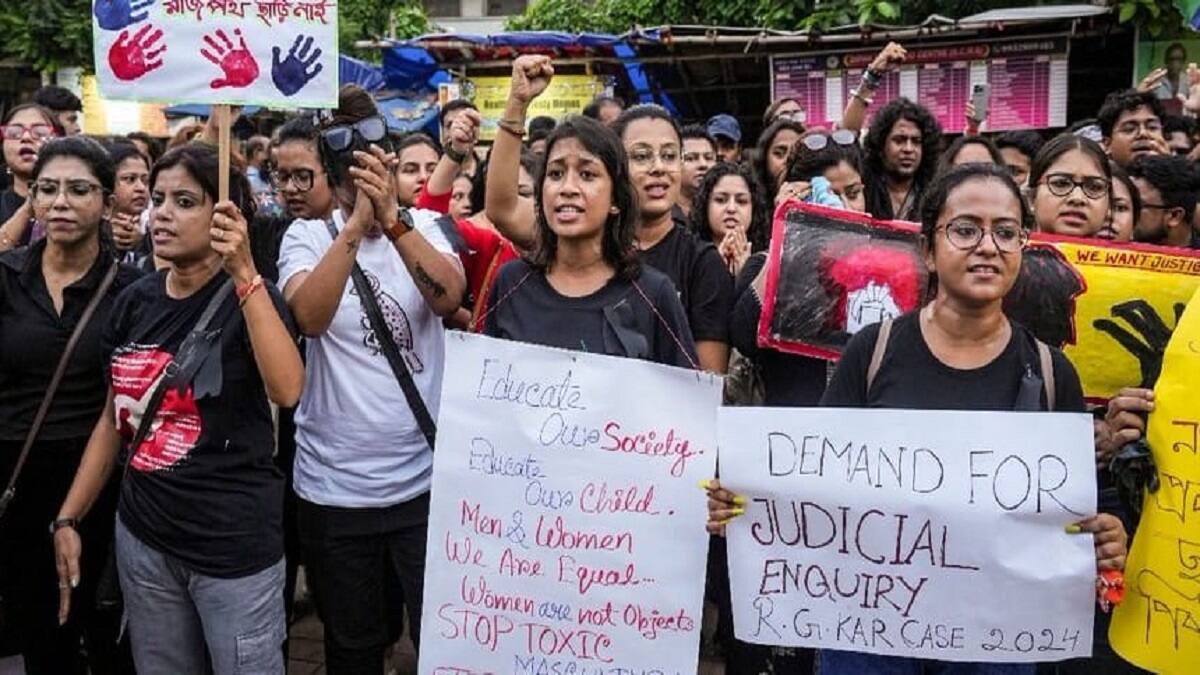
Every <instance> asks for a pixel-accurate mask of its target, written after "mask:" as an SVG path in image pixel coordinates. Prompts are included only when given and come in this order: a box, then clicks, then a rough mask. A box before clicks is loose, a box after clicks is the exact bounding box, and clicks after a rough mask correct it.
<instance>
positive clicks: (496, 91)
mask: <svg viewBox="0 0 1200 675" xmlns="http://www.w3.org/2000/svg"><path fill="white" fill-rule="evenodd" d="M471 84H472V85H473V86H474V88H475V97H474V99H473V102H474V103H475V107H477V108H479V113H480V115H482V116H483V126H482V127H481V128H480V133H479V137H480V138H481V139H483V140H489V141H490V140H492V139H494V138H495V137H496V130H497V128H498V127H497V124H498V123H499V122H500V118H501V117H502V116H503V115H504V106H505V103H506V102H507V101H508V91H509V88H510V87H511V86H512V78H509V77H474V78H471ZM604 91H605V85H604V79H603V78H601V77H600V76H597V75H555V76H554V79H552V80H550V86H549V87H547V88H546V91H544V92H542V95H541V96H538V97H537V98H535V99H534V100H533V103H532V104H530V106H529V113H528V114H527V116H526V118H527V119H532V118H534V117H537V116H539V115H546V116H547V117H553V118H554V119H562V118H563V117H566V116H567V115H574V114H579V113H581V112H583V109H584V107H585V106H587V104H589V103H591V102H592V99H593V98H595V97H596V95H597V94H602V93H604Z"/></svg>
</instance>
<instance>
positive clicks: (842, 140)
mask: <svg viewBox="0 0 1200 675" xmlns="http://www.w3.org/2000/svg"><path fill="white" fill-rule="evenodd" d="M857 140H858V138H857V136H855V134H854V132H853V131H850V130H849V129H838V130H837V131H835V132H833V133H832V134H819V133H818V134H809V135H807V136H805V137H804V140H803V141H802V142H803V143H804V147H806V148H808V149H809V150H812V151H813V152H817V151H819V150H824V149H825V148H827V147H829V143H830V142H833V143H836V144H837V145H854V142H855V141H857Z"/></svg>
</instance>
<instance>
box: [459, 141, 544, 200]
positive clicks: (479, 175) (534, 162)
mask: <svg viewBox="0 0 1200 675" xmlns="http://www.w3.org/2000/svg"><path fill="white" fill-rule="evenodd" d="M551 133H553V132H551ZM520 161H521V168H522V169H525V173H528V174H529V177H530V178H532V179H533V182H534V183H537V180H538V164H539V162H540V161H541V159H540V158H539V157H538V156H537V155H535V154H533V153H532V152H530V151H529V150H522V151H521V160H520ZM488 162H489V160H487V159H485V160H483V161H482V162H480V163H479V167H478V168H477V169H476V170H475V175H474V176H473V177H472V178H471V195H470V200H471V213H479V212H480V211H483V210H484V208H485V205H486V199H487V172H488ZM519 180H520V176H519V175H518V181H519Z"/></svg>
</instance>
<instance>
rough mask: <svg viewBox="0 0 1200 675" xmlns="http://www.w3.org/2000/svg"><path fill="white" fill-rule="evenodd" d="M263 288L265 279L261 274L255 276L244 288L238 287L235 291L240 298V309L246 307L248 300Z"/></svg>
mask: <svg viewBox="0 0 1200 675" xmlns="http://www.w3.org/2000/svg"><path fill="white" fill-rule="evenodd" d="M262 287H263V278H262V275H261V274H255V275H254V278H253V279H251V280H250V283H248V284H245V285H243V286H238V287H237V288H236V289H234V291H235V292H236V293H237V297H238V307H245V306H246V300H248V299H250V296H251V295H254V292H255V291H257V290H258V289H260V288H262Z"/></svg>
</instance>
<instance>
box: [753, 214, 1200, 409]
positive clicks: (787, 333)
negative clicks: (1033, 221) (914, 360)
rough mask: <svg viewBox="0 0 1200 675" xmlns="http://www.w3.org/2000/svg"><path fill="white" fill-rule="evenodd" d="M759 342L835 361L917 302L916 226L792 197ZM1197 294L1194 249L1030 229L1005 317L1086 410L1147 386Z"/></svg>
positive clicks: (770, 271) (774, 240)
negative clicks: (1055, 357)
mask: <svg viewBox="0 0 1200 675" xmlns="http://www.w3.org/2000/svg"><path fill="white" fill-rule="evenodd" d="M766 275H767V276H766V287H765V293H764V296H763V311H762V315H761V316H760V319H759V326H758V343H759V345H761V346H763V347H767V348H770V349H776V350H779V351H783V352H788V353H793V354H799V355H804V356H814V357H817V358H823V359H830V360H836V359H837V358H838V356H839V355H840V354H841V351H842V348H843V347H844V346H845V344H846V343H847V342H848V341H849V340H850V338H851V337H852V336H853V335H854V334H855V333H857V332H858V331H859V330H860V329H862V328H864V327H865V326H869V325H871V324H873V323H877V322H879V321H882V320H883V319H888V318H893V319H894V318H896V317H897V316H900V315H901V314H903V313H904V312H908V311H910V310H912V309H915V308H916V307H918V306H920V305H921V304H922V303H923V301H924V300H925V298H926V297H927V292H928V288H929V283H930V280H929V272H928V270H927V269H926V266H925V260H924V253H923V250H922V248H921V239H920V229H919V227H918V226H917V225H916V224H915V223H906V222H899V221H879V220H874V219H872V218H871V217H870V216H867V215H864V214H860V213H854V212H850V211H844V210H841V209H830V208H826V207H823V206H817V205H814V204H808V203H803V202H797V201H789V202H786V203H784V204H783V205H781V206H780V207H779V208H778V209H777V210H776V212H775V223H774V233H773V235H772V237H771V250H770V253H769V257H768V263H767V268H766ZM1197 288H1200V252H1196V251H1192V250H1189V249H1178V248H1168V247H1162V246H1150V245H1145V244H1130V243H1125V244H1122V243H1115V242H1103V241H1101V240H1097V239H1076V238H1072V237H1057V236H1052V235H1046V234H1042V233H1034V235H1033V238H1032V240H1031V241H1030V243H1029V245H1028V246H1027V247H1026V249H1025V251H1024V253H1023V256H1022V260H1021V274H1020V276H1019V277H1018V278H1017V282H1016V284H1015V285H1014V286H1013V288H1012V290H1011V291H1009V293H1008V296H1007V297H1006V298H1005V302H1004V310H1005V313H1006V314H1008V316H1009V317H1010V318H1012V319H1013V320H1014V321H1017V322H1019V323H1021V324H1023V325H1025V326H1027V327H1028V328H1030V329H1031V330H1032V331H1033V332H1034V334H1035V335H1037V336H1038V338H1039V339H1041V340H1042V341H1043V342H1046V343H1047V344H1050V345H1053V346H1055V347H1058V348H1060V349H1062V350H1063V351H1064V352H1065V354H1066V355H1067V358H1068V359H1070V360H1071V363H1072V364H1073V365H1074V366H1075V369H1076V370H1077V371H1078V372H1079V377H1080V380H1081V381H1082V383H1083V391H1084V395H1085V396H1086V397H1087V398H1088V399H1089V400H1091V401H1092V402H1102V401H1104V400H1106V399H1108V398H1110V397H1112V396H1113V395H1114V394H1115V393H1116V392H1117V391H1119V390H1120V389H1121V388H1122V387H1132V386H1142V387H1152V386H1154V382H1155V381H1156V380H1157V378H1158V374H1159V372H1160V370H1161V368H1162V359H1163V354H1164V352H1165V351H1166V348H1167V342H1168V341H1169V340H1170V338H1171V334H1172V332H1173V331H1174V329H1175V326H1176V325H1177V324H1178V321H1179V316H1180V314H1181V313H1182V311H1183V307H1184V305H1185V304H1186V303H1187V301H1188V299H1189V298H1191V296H1192V293H1194V292H1195V291H1196V289H1197Z"/></svg>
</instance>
